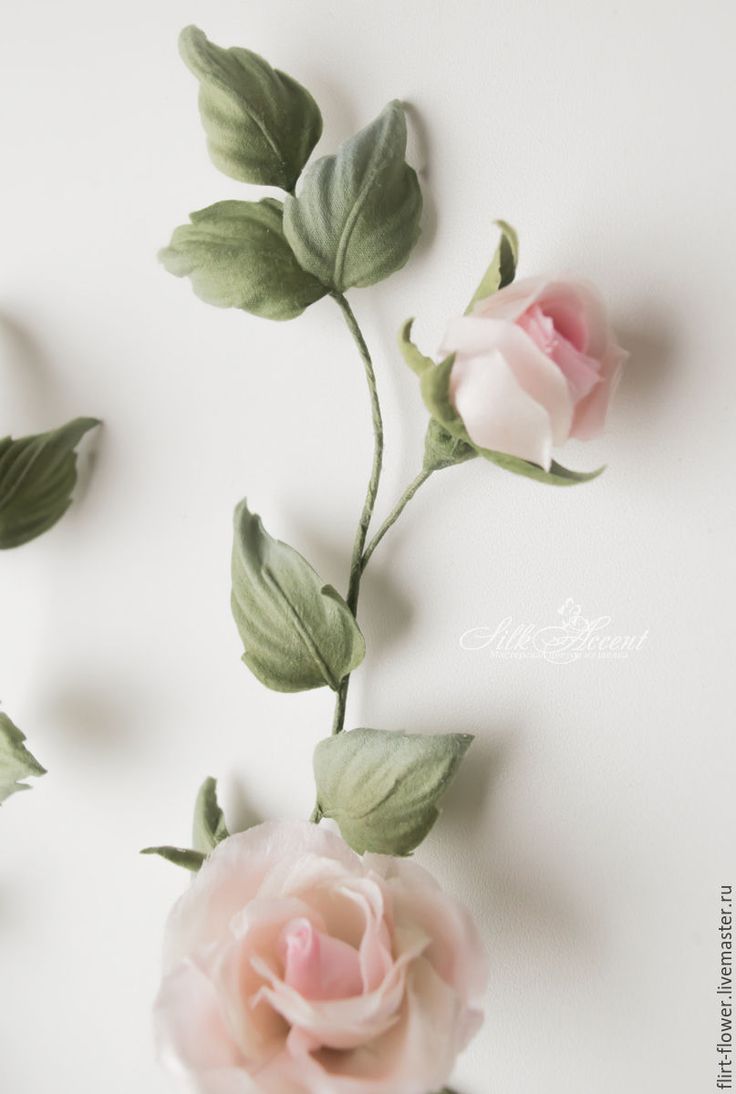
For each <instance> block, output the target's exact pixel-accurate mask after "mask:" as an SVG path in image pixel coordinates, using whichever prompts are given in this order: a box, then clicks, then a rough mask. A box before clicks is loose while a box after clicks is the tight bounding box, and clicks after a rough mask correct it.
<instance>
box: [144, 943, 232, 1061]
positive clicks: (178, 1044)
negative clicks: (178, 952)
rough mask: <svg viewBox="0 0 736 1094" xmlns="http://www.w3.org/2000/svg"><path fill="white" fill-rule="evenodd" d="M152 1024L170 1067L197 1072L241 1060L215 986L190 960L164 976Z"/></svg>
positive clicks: (159, 1046) (159, 1050)
mask: <svg viewBox="0 0 736 1094" xmlns="http://www.w3.org/2000/svg"><path fill="white" fill-rule="evenodd" d="M154 1023H155V1028H156V1042H157V1046H158V1052H159V1056H160V1058H161V1061H162V1063H164V1064H165V1066H167V1067H169V1068H171V1069H172V1070H179V1071H181V1070H186V1069H189V1068H191V1069H192V1070H195V1071H200V1070H207V1069H210V1068H227V1067H236V1066H237V1065H238V1064H239V1063H241V1059H242V1058H241V1056H240V1053H239V1051H238V1048H237V1046H236V1044H235V1042H234V1041H233V1038H232V1037H231V1035H230V1031H229V1029H228V1027H227V1023H226V1021H225V1018H224V1016H223V1014H222V1011H221V1010H220V1006H219V1002H218V999H217V994H216V991H215V988H214V986H213V984H212V982H211V981H210V979H209V978H208V977H207V976H206V975H205V973H204V972H203V971H202V970H201V969H199V968H198V967H197V965H196V964H195V963H194V962H193V961H184V962H182V963H181V965H180V966H179V967H178V968H177V969H175V970H174V971H173V972H170V973H169V974H168V975H167V976H165V977H164V980H163V983H162V985H161V990H160V991H159V994H158V998H157V999H156V1004H155V1007H154Z"/></svg>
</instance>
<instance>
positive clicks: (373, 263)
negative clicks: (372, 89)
mask: <svg viewBox="0 0 736 1094" xmlns="http://www.w3.org/2000/svg"><path fill="white" fill-rule="evenodd" d="M405 151H406V118H405V116H404V111H403V108H402V106H401V103H399V102H391V103H389V104H388V106H387V107H386V108H385V109H384V110H383V112H382V113H381V114H380V115H379V116H378V118H376V120H375V121H373V122H371V124H370V125H368V126H367V127H366V128H365V129H362V130H361V131H360V133H358V134H356V136H354V137H351V138H350V140H348V141H346V142H345V143H344V144H343V145H342V146H341V148H340V149H339V151H338V153H337V155H335V156H325V157H324V158H323V159H321V160H318V161H317V162H316V163H315V164H314V165H313V166H312V167H310V168H309V169H308V170H307V171H306V173H305V175H304V178H303V179H302V183H301V187H300V190H299V194H298V196H297V197H288V198H287V199H286V204H285V207H284V232H285V234H286V238H287V239H288V240H289V243H290V244H291V246H292V249H293V251H294V254H295V255H296V257H297V259H298V261H299V263H300V265H301V266H302V267H303V268H304V269H305V270H308V271H309V273H311V274H313V275H314V276H315V277H316V278H317V279H318V280H319V281H321V282H322V284H323V285H329V286H330V288H332V289H334V290H336V291H338V292H344V291H345V290H346V289H349V288H351V287H352V286H364V285H373V284H374V283H375V282H377V281H382V280H383V279H384V278H386V277H388V276H389V274H392V273H394V272H395V271H396V270H399V269H400V268H401V267H402V266H403V265H404V264H405V262H406V261H407V259H408V258H409V254H410V252H411V250H412V247H413V246H414V244H415V243H416V241H417V239H418V238H419V232H420V227H419V220H420V215H421V211H422V194H421V191H420V189H419V182H418V180H417V176H416V172H415V171H414V170H413V169H412V168H411V167H409V165H408V164H407V163H406V161H405V159H404V153H405Z"/></svg>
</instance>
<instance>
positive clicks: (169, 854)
mask: <svg viewBox="0 0 736 1094" xmlns="http://www.w3.org/2000/svg"><path fill="white" fill-rule="evenodd" d="M141 854H142V855H159V856H160V857H161V858H165V859H166V861H167V862H173V864H174V866H182V867H183V868H184V869H185V870H191V871H192V873H193V874H196V872H197V870H199V869H200V867H201V866H202V863H203V862H204V860H205V858H206V857H207V856H206V855H203V854H202V852H201V851H192V850H191V849H190V848H188V847H144V848H143V850H142V851H141Z"/></svg>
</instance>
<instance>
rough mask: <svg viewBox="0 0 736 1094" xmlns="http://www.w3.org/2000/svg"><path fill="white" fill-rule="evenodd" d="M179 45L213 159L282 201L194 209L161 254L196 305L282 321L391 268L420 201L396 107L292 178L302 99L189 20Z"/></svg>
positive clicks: (301, 135)
mask: <svg viewBox="0 0 736 1094" xmlns="http://www.w3.org/2000/svg"><path fill="white" fill-rule="evenodd" d="M180 49H181V53H182V57H183V58H184V60H185V62H186V64H187V65H188V66H189V68H190V69H191V70H192V72H193V73H194V75H195V76H196V77H197V78H198V80H199V82H200V96H199V102H200V111H201V115H202V122H203V125H204V128H205V132H206V135H207V141H208V147H209V151H210V155H211V157H212V160H213V162H214V164H215V166H217V167H219V168H220V169H221V170H222V171H224V172H225V174H227V175H230V176H231V177H233V178H236V179H239V180H241V181H243V182H253V183H259V184H262V185H267V186H277V187H279V188H280V189H282V190H284V191H286V193H287V197H286V201H285V205H283V206H282V205H281V203H279V202H277V201H275V200H274V199H266V200H265V201H261V202H247V201H225V202H218V203H217V204H215V205H211V206H209V207H208V208H206V209H202V210H200V211H199V212H196V213H193V214H192V216H191V221H192V223H191V224H190V225H183V226H182V227H179V228H177V229H176V230H175V232H174V235H173V237H172V240H171V244H170V245H169V247H167V248H165V249H164V250H163V251H162V252H161V255H160V257H161V260H162V262H163V264H164V266H165V267H166V269H167V270H169V272H170V273H173V274H175V275H176V276H178V277H190V278H191V281H192V286H193V288H194V291H195V292H196V293H197V295H198V296H200V297H201V298H202V299H203V300H204V301H205V302H207V303H209V304H214V305H216V306H219V307H235V308H241V309H243V310H244V311H248V312H251V313H253V314H255V315H259V316H263V317H265V318H268V319H279V320H282V319H293V318H294V317H295V316H297V315H300V314H301V312H303V311H304V309H305V308H307V307H308V306H309V305H310V304H313V303H314V302H315V301H317V300H319V299H320V298H321V297H322V296H324V295H325V294H326V293H342V292H344V291H345V290H346V289H348V288H352V287H354V286H365V285H372V284H374V283H375V282H377V281H381V280H383V279H384V278H386V277H388V276H389V275H390V274H392V273H393V272H394V271H396V270H398V269H400V268H401V266H403V265H404V263H405V262H406V261H407V259H408V257H409V254H410V252H411V250H412V248H413V246H414V244H415V243H416V240H417V238H418V236H419V231H420V228H419V221H420V215H421V208H422V198H421V192H420V189H419V183H418V180H417V177H416V173H415V172H414V171H413V170H412V168H411V167H409V166H408V164H407V163H406V162H405V159H404V155H405V151H406V119H405V116H404V111H403V109H402V107H401V105H400V103H398V102H392V103H389V104H388V106H387V107H386V108H385V109H384V110H383V112H382V113H381V114H380V115H379V117H378V118H377V119H376V120H375V121H374V122H372V123H371V124H370V125H368V126H367V127H366V128H365V129H363V130H361V132H359V133H358V134H356V136H354V137H352V138H351V139H350V140H348V141H346V142H345V143H344V144H343V145H342V146H341V148H340V149H339V150H338V152H337V153H336V155H333V156H325V157H323V158H322V159H320V160H318V161H317V162H316V163H315V164H314V165H313V166H312V167H310V168H309V170H308V171H307V172H306V174H305V175H304V177H303V178H302V181H301V186H300V190H299V194H298V195H297V194H295V192H294V191H295V186H296V182H297V179H298V178H299V176H300V175H301V172H302V170H303V168H304V165H305V164H306V162H307V160H308V158H309V156H310V154H311V152H312V149H313V148H314V145H315V144H316V143H317V141H318V139H319V137H320V134H321V132H322V118H321V115H320V112H319V108H318V107H317V104H316V103H315V101H314V99H313V98H312V96H311V95H310V94H309V92H308V91H306V89H305V88H303V87H302V86H301V85H300V84H298V83H297V82H296V81H295V80H292V79H291V77H289V76H287V75H285V74H284V73H283V72H279V71H278V70H276V69H273V68H271V66H270V65H269V64H268V63H267V62H266V61H264V60H263V58H261V57H259V56H258V55H257V54H255V53H252V52H251V51H250V50H246V49H221V48H220V47H219V46H216V45H214V43H212V42H209V41H208V40H207V38H206V37H205V35H204V34H203V33H202V31H200V30H198V29H197V28H196V27H188V28H187V29H186V30H184V31H183V32H182V35H181V38H180Z"/></svg>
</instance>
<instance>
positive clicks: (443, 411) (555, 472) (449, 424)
mask: <svg viewBox="0 0 736 1094" xmlns="http://www.w3.org/2000/svg"><path fill="white" fill-rule="evenodd" d="M417 352H419V351H417ZM425 360H429V358H425ZM454 360H455V358H454V355H452V354H451V355H450V356H449V357H446V358H445V360H444V361H442V362H441V363H440V364H439V365H437V364H434V362H430V367H424V368H422V371H421V375H420V378H419V383H420V388H421V392H422V398H423V399H424V403H425V405H426V407H427V410H428V411H429V413H430V415H431V416H432V418H433V419H434V420H435V421H436V422H437V423H438V425H439V426H440V427H441V429H442V430H443V431H444V434H447V437H445V436H443V433H442V432H439V433H437V434H435V435H434V436H433V437H430V436H429V434H428V443H435V442H436V441H437V440H439V441H440V442H441V443H444V444H445V445H446V447H447V450H448V452H451V451H452V442H453V441H455V442H456V443H457V448H456V452H457V454H458V455H459V457H460V460H463V459H470V458H471V457H470V455H469V454H468V452H467V449H468V448H471V449H472V450H473V452H475V453H476V454H477V455H478V456H482V457H483V459H484V460H488V461H489V462H490V463H495V464H496V466H497V467H501V468H503V469H504V471H512V472H513V473H514V474H515V475H521V476H523V477H524V478H527V479H534V480H535V481H536V482H543V483H546V484H547V485H548V486H575V485H577V484H578V483H581V482H590V481H591V479H596V478H597V477H598V476H599V475H600V474H601V473H602V472H603V471H604V470H605V468H604V467H598V468H596V470H595V471H571V470H569V469H568V468H567V467H563V466H562V464H559V463H557V462H556V461H554V460H553V461H552V465H551V467H550V469H549V471H545V469H544V468H543V467H539V466H538V465H537V464H535V463H530V461H529V460H522V459H521V458H520V457H519V456H509V455H508V454H507V453H505V452H495V451H493V450H492V449H490V448H481V447H480V445H477V444H474V443H473V441H472V440H471V439H470V436H469V435H468V431H467V430H466V428H465V425H464V424H463V420H462V418H461V417H460V415H459V414H458V413H457V411H456V410H455V408H454V407H453V405H452V403H451V402H450V394H449V385H450V372H451V371H452V366H453V363H454ZM441 455H442V453H441V452H440V453H438V457H440V458H441ZM428 458H431V451H430V455H429V456H428V455H427V454H425V466H430V465H429V464H428V463H427V462H426V461H427V459H428ZM453 462H460V461H459V460H456V461H453ZM437 466H447V464H446V463H445V464H438V465H437Z"/></svg>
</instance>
